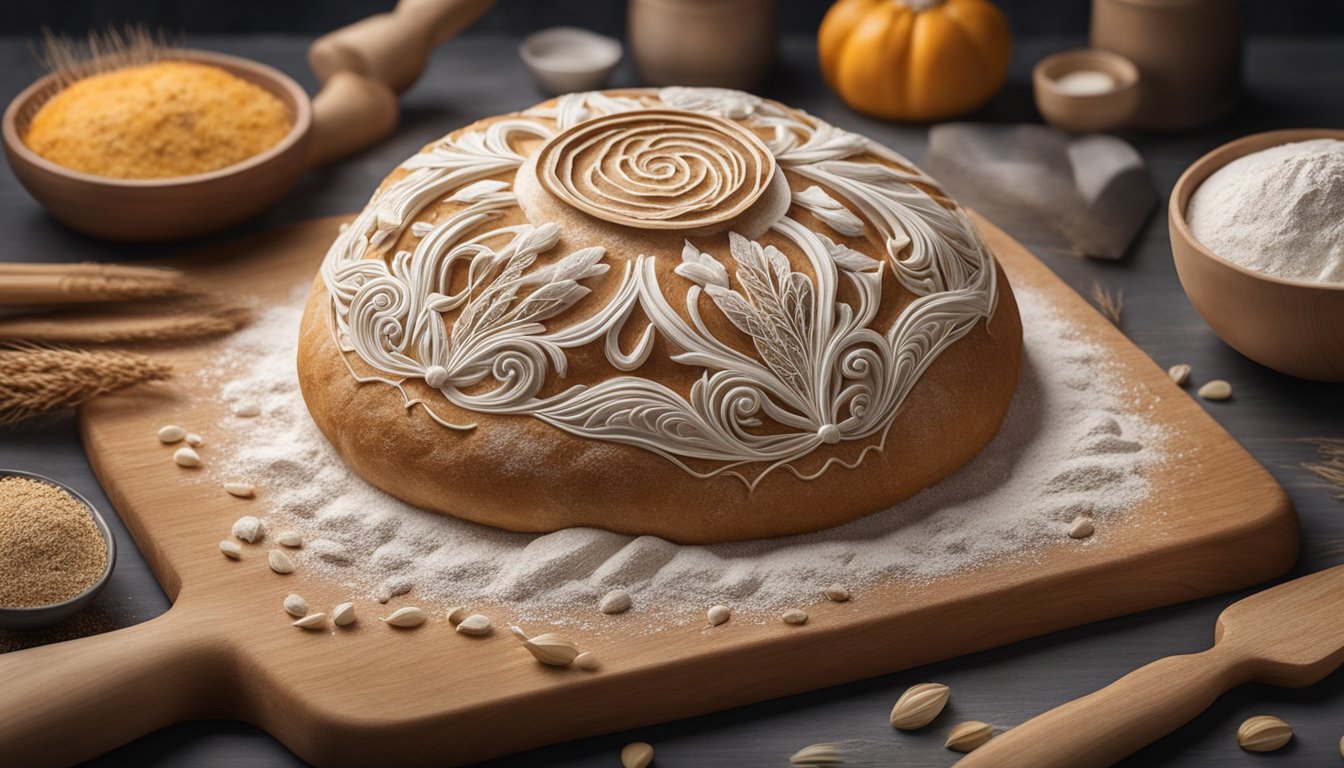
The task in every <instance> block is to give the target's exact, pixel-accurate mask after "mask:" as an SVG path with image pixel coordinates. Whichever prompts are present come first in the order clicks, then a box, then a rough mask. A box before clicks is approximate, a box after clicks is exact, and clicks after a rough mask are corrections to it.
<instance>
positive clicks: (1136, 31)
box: [1092, 0, 1242, 131]
mask: <svg viewBox="0 0 1344 768" xmlns="http://www.w3.org/2000/svg"><path fill="white" fill-rule="evenodd" d="M1092 47H1094V48H1100V49H1102V50H1105V51H1111V52H1112V53H1118V54H1120V55H1121V56H1124V57H1125V58H1127V59H1129V60H1130V61H1132V62H1134V64H1135V65H1137V66H1138V68H1139V72H1140V95H1139V106H1138V108H1137V110H1136V112H1135V114H1134V117H1133V118H1132V119H1131V120H1130V125H1132V126H1133V127H1135V128H1141V129H1146V130H1154V131H1179V130H1185V129H1189V128H1196V127H1198V126H1201V125H1206V124H1208V123H1211V122H1213V121H1214V120H1217V119H1218V118H1220V117H1222V116H1223V115H1226V114H1227V113H1228V112H1230V111H1231V110H1232V108H1233V107H1234V106H1236V103H1237V101H1238V99H1239V98H1240V96H1241V49H1242V17H1241V4H1240V2H1239V0H1092Z"/></svg>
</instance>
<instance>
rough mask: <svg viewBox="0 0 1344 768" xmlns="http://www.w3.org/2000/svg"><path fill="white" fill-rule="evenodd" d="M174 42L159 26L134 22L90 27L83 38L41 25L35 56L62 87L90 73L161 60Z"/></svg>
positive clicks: (88, 75) (94, 73)
mask: <svg viewBox="0 0 1344 768" xmlns="http://www.w3.org/2000/svg"><path fill="white" fill-rule="evenodd" d="M175 44H176V43H175V41H170V40H169V39H168V35H167V34H166V33H165V32H163V31H162V30H159V31H151V30H150V29H149V28H148V27H145V26H143V25H136V24H127V25H125V26H123V27H120V28H118V27H115V26H110V27H108V28H107V29H104V30H93V31H90V32H89V35H88V38H87V39H86V40H84V41H77V40H74V39H73V38H71V37H70V36H68V35H65V34H61V35H57V34H55V33H53V32H52V31H51V30H50V29H47V28H43V30H42V50H41V52H40V53H39V54H38V58H39V59H40V60H41V62H42V64H43V66H45V67H46V69H47V70H48V71H50V72H52V73H53V74H55V75H56V77H57V80H58V82H59V84H60V87H61V88H65V87H66V86H69V85H70V84H71V83H73V82H75V81H76V80H81V79H83V78H86V77H90V76H92V75H99V74H103V73H105V72H111V71H113V70H116V69H122V68H124V67H134V66H140V65H143V64H152V63H154V62H156V61H159V60H161V59H162V58H163V57H164V53H165V52H166V51H168V50H170V49H171V48H173V47H174V45H175Z"/></svg>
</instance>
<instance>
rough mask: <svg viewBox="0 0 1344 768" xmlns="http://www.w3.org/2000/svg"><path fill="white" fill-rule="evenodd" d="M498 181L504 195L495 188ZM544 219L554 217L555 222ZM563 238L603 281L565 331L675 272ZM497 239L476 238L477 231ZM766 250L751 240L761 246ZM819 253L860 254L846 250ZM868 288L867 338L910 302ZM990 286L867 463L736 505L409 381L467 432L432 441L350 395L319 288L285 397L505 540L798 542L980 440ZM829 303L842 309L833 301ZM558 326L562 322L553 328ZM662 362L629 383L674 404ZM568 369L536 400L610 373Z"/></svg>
mask: <svg viewBox="0 0 1344 768" xmlns="http://www.w3.org/2000/svg"><path fill="white" fill-rule="evenodd" d="M483 122H488V121H483ZM478 125H479V124H478ZM471 127H472V126H468V128H471ZM464 130H466V129H464ZM403 174H404V172H398V174H394V176H393V177H390V178H391V179H395V178H397V177H398V175H403ZM499 178H501V179H504V180H508V179H511V175H510V174H504V175H501V176H500V177H499ZM790 184H791V186H794V187H795V189H796V188H797V187H799V186H800V184H795V183H794V180H792V179H790ZM437 205H438V210H437V211H435V210H433V209H435V205H431V206H429V208H430V209H431V210H429V211H427V213H425V214H422V215H421V216H419V217H417V218H418V220H419V219H428V220H431V221H432V220H435V216H437V215H446V214H445V213H444V212H445V211H451V210H452V206H451V205H449V204H446V203H440V204H437ZM556 211H557V212H556V215H558V216H565V215H566V214H565V212H564V211H562V210H560V209H556ZM790 215H791V216H794V218H796V219H797V220H799V221H800V222H801V223H803V224H804V225H807V226H809V227H813V228H817V229H820V228H822V227H824V225H823V224H821V223H820V222H819V221H817V220H815V219H813V218H812V217H811V215H810V214H808V213H807V212H806V211H801V210H794V211H791V213H790ZM515 218H516V221H518V222H523V221H526V220H525V219H524V218H523V216H522V214H521V212H518V213H516V215H510V216H508V217H505V219H504V223H511V222H512V221H513V220H515ZM534 223H536V222H534ZM563 224H564V226H563V227H562V231H563V232H564V233H565V234H564V237H563V238H562V240H561V241H560V243H559V244H558V245H557V247H556V248H555V249H554V250H553V253H554V254H557V255H559V254H565V253H569V252H571V251H572V250H574V249H575V248H578V247H582V246H585V245H593V244H595V243H594V241H598V242H597V244H601V245H604V246H606V247H607V258H609V259H610V260H611V263H612V264H613V265H614V266H613V269H612V270H611V273H608V274H607V275H605V276H603V277H599V278H597V279H595V280H592V281H590V282H589V283H585V284H586V285H589V286H590V287H591V288H592V289H593V293H592V294H591V295H590V297H588V298H585V299H584V303H581V304H579V305H576V307H575V308H574V309H572V310H570V311H569V314H571V315H580V316H581V315H584V314H586V312H585V311H584V310H583V309H582V307H584V306H600V305H601V304H602V302H604V301H605V299H606V298H607V297H609V296H610V295H611V293H612V292H613V291H614V289H615V284H616V282H617V281H616V280H615V279H612V276H613V274H614V273H619V271H620V269H621V264H622V262H623V261H624V260H626V259H631V260H632V259H634V258H635V257H636V256H638V255H639V254H640V253H658V254H667V257H668V259H669V260H675V261H679V260H680V246H681V243H682V241H683V237H682V235H681V234H679V233H676V232H671V233H647V232H641V233H638V236H634V234H633V233H630V232H629V231H628V230H622V229H620V228H613V227H611V226H603V225H600V223H594V221H593V220H585V219H583V218H582V217H581V216H578V215H576V216H574V217H572V218H570V219H569V220H567V221H565V222H563ZM499 225H500V223H499V222H492V223H491V225H490V226H492V227H493V226H499ZM772 235H773V233H767V234H766V235H764V236H762V237H761V238H759V239H760V240H761V241H762V242H766V243H768V242H770V241H771V238H772ZM716 237H717V239H716ZM835 239H836V240H837V242H841V241H843V242H846V243H848V244H851V245H852V246H853V247H855V248H867V249H868V250H869V252H871V250H872V245H871V244H868V243H865V241H863V240H862V239H861V238H860V239H853V238H841V237H838V236H837V237H836V238H835ZM406 240H407V237H406V236H403V237H402V238H401V240H399V241H398V243H397V246H399V247H405V245H406V243H404V242H402V241H406ZM602 241H605V242H602ZM696 245H697V246H698V247H700V248H702V249H703V250H706V251H709V252H713V253H722V252H726V251H727V235H726V234H722V235H718V236H714V237H711V236H705V237H702V238H698V239H697V242H696ZM388 250H389V251H391V250H393V249H388ZM659 258H660V262H659V274H660V285H664V286H665V287H666V294H667V295H668V297H669V301H670V303H671V304H672V306H674V307H677V308H678V311H680V308H681V306H682V304H683V303H684V297H685V295H686V288H685V285H684V282H685V281H682V280H681V279H680V278H676V277H674V276H672V274H671V266H670V265H667V266H665V265H663V263H662V261H661V259H662V256H659ZM790 258H791V261H794V262H795V263H794V265H793V266H794V269H800V270H801V269H802V267H801V266H799V264H798V262H797V260H795V259H793V255H792V254H790ZM538 263H541V262H540V261H539V262H538ZM882 272H883V286H882V290H883V296H884V297H887V298H884V300H883V303H882V312H881V313H880V314H879V315H878V318H877V320H876V321H875V323H874V325H881V324H883V322H884V319H885V322H886V323H889V322H890V320H891V318H892V317H894V316H895V314H896V313H898V312H899V311H900V309H901V308H903V307H904V306H905V305H906V304H907V303H908V302H909V301H910V299H911V295H910V294H909V293H908V292H907V291H905V290H904V289H903V288H902V287H901V286H900V284H899V283H898V282H897V281H896V280H895V278H894V277H893V276H892V275H891V274H890V271H889V270H887V269H885V268H884V269H883V270H882ZM997 280H998V291H999V297H998V304H997V307H996V310H995V312H994V314H993V316H992V318H991V319H990V320H989V322H988V323H986V322H984V321H981V322H978V323H977V324H976V325H975V327H974V328H973V329H972V330H971V331H970V332H968V333H967V334H966V335H965V336H964V337H963V338H961V339H960V340H958V341H956V342H955V343H953V344H952V345H951V346H950V347H948V348H947V349H946V350H944V351H943V352H942V353H941V355H940V356H939V357H938V358H937V359H936V360H935V361H934V363H933V364H932V365H931V366H930V368H929V369H928V370H927V371H926V372H925V373H924V374H923V376H922V377H921V378H920V379H919V380H918V382H917V383H916V384H915V386H914V388H913V389H912V390H911V391H910V393H909V395H908V396H907V399H906V400H905V402H904V403H903V405H902V406H901V407H900V410H899V411H898V412H897V415H896V417H895V419H894V421H893V422H892V424H891V425H890V427H889V429H888V431H887V433H886V435H885V443H884V445H883V447H882V449H881V450H871V451H868V452H867V453H866V455H864V458H863V460H862V462H861V463H860V464H859V465H858V467H856V468H853V469H849V468H846V467H843V466H838V465H835V466H831V467H830V468H829V469H827V470H826V471H824V472H822V473H821V474H820V475H819V476H817V477H815V478H813V479H810V480H804V479H801V478H800V477H799V476H798V475H797V474H796V473H794V472H791V471H789V470H788V469H787V468H781V469H776V470H774V471H772V472H770V473H768V474H767V475H765V476H764V477H763V478H762V479H761V480H760V482H759V483H758V484H757V485H756V486H755V487H754V489H750V490H749V489H748V486H747V485H746V484H745V483H744V482H743V481H742V480H740V479H739V478H737V477H734V476H730V475H727V474H719V475H717V476H714V477H698V476H696V475H694V474H691V473H689V472H687V471H686V470H685V469H683V468H682V467H680V466H678V465H677V464H674V463H673V462H671V461H669V460H668V459H666V458H664V457H662V456H660V455H657V454H655V453H653V452H650V451H648V450H644V449H642V448H637V447H632V446H627V445H622V444H619V443H616V442H609V441H599V440H594V439H588V438H583V437H577V436H574V435H571V434H569V433H567V432H565V431H562V430H561V429H559V428H557V427H554V426H551V425H549V424H547V423H545V422H543V421H541V420H539V419H537V418H534V417H531V416H527V415H493V414H488V413H479V412H470V411H466V410H463V409H459V408H456V407H454V406H452V405H451V404H449V403H447V402H446V401H444V400H443V398H442V397H441V396H439V395H438V393H437V392H435V391H434V390H432V389H430V388H429V387H427V386H425V385H424V383H423V381H411V382H408V383H407V384H406V385H405V387H406V389H407V393H408V394H409V395H411V396H412V397H423V398H425V400H426V402H430V403H432V404H433V408H434V412H435V413H436V414H437V415H438V416H440V417H441V418H443V419H446V420H448V421H451V422H454V423H468V424H475V425H476V427H475V428H474V429H472V430H469V431H458V430H453V429H448V428H446V427H444V426H443V425H442V424H440V423H438V422H437V421H435V420H434V419H433V418H431V417H430V416H429V414H428V413H426V411H425V409H424V408H423V407H422V406H419V405H416V406H411V407H406V405H405V401H404V398H403V396H402V394H401V392H399V391H398V390H397V389H396V388H394V387H391V386H388V385H386V384H383V383H378V382H373V383H360V382H359V381H357V380H356V379H355V378H354V377H353V376H352V375H351V369H352V368H353V369H354V370H356V371H358V372H359V373H361V374H365V375H373V374H375V373H376V372H375V371H373V370H372V369H370V368H368V367H367V366H364V365H363V363H362V361H361V360H359V359H358V357H357V356H355V355H353V354H347V355H345V356H344V359H343V357H342V354H341V353H340V351H339V350H338V348H337V346H336V343H335V340H334V339H333V336H332V331H331V326H330V322H331V320H330V296H329V295H328V292H327V289H326V287H325V285H324V284H323V281H322V280H321V279H320V278H319V279H318V280H317V281H316V282H315V284H314V287H313V291H312V294H311V295H310V297H309V301H308V305H307V307H306V310H305V313H304V317H303V322H302V328H301V337H300V345H299V359H298V369H299V382H300V385H301V387H302V391H303V395H304V399H305V401H306V402H307V404H308V407H309V410H310V411H311V413H312V415H313V418H314V420H315V422H316V423H317V425H318V427H319V428H320V429H321V430H322V432H323V433H324V434H325V435H326V436H327V438H328V439H329V440H331V442H332V443H333V445H334V446H335V447H336V449H337V451H338V452H339V453H340V454H341V456H343V457H344V458H345V461H346V463H347V464H348V465H349V466H350V467H351V468H352V469H353V470H354V471H355V472H357V473H358V474H359V475H361V476H362V477H364V478H366V479H367V480H368V481H369V482H371V483H373V484H374V485H376V486H378V487H380V488H382V489H383V490H385V491H387V492H388V493H391V494H392V495H394V496H397V497H399V498H401V499H404V500H405V501H407V502H410V503H412V504H414V505H416V506H419V507H423V508H425V509H430V510H434V511H437V512H442V513H446V514H451V515H455V516H457V517H461V518H465V519H468V520H473V521H477V522H481V523H485V524H488V525H494V526H498V527H502V528H507V529H511V530H518V531H554V530H558V529H561V528H566V527H573V526H591V527H597V528H604V529H607V530H611V531H616V532H620V533H629V534H652V535H657V536H661V537H663V538H666V539H669V540H672V541H677V542H719V541H730V540H739V539H745V538H760V537H767V536H779V535H786V534H794V533H802V532H807V531H814V530H818V529H821V528H826V527H830V526H834V525H838V524H840V523H843V522H846V521H849V520H853V519H855V518H857V517H860V516H862V515H865V514H868V513H871V512H874V511H876V510H879V509H883V508H886V507H888V506H890V505H892V504H895V503H897V502H899V501H901V500H903V499H906V498H908V497H910V496H911V495H913V494H915V493H917V492H918V491H920V490H922V489H924V488H926V487H928V486H929V485H932V484H934V483H936V482H938V481H939V480H941V479H942V478H944V477H946V476H947V475H948V474H950V473H952V472H953V471H955V470H956V469H957V468H959V467H960V466H962V465H963V464H965V463H966V462H967V461H969V460H970V459H971V458H973V457H974V456H975V455H976V454H977V453H978V452H979V451H980V450H981V449H982V448H983V447H984V446H985V445H986V444H987V443H988V442H989V441H990V439H992V438H993V436H994V434H995V433H996V431H997V430H998V427H999V425H1000V423H1001V421H1002V419H1003V417H1004V414H1005V413H1006V411H1007V409H1008V405H1009V403H1010V401H1011V399H1012V396H1013V392H1014V390H1015V388H1016V385H1017V378H1018V368H1019V364H1020V357H1021V337H1022V333H1021V325H1020V320H1019V318H1018V313H1017V307H1016V303H1015V302H1014V299H1013V294H1012V291H1011V289H1010V288H1009V285H1008V282H1007V280H1006V278H1005V277H1004V275H1003V271H1002V270H1001V269H1000V270H998V273H997ZM840 298H841V299H842V300H844V299H845V298H846V293H845V291H844V290H842V291H841V293H840ZM589 302H591V303H589ZM700 302H701V304H700V311H701V312H702V314H703V315H704V317H705V320H706V322H707V323H708V324H709V326H710V328H711V330H713V331H714V333H715V334H720V333H721V334H722V336H723V337H724V338H725V339H727V338H730V337H733V335H734V334H735V333H736V331H735V329H734V328H733V327H732V326H731V325H730V324H729V323H728V322H727V321H726V320H725V319H723V318H722V316H721V315H719V314H718V313H717V312H716V311H715V310H714V308H713V305H712V304H710V303H708V301H707V300H706V299H705V298H704V297H703V296H702V297H701V299H700ZM682 314H683V316H685V313H684V312H682ZM640 319H641V320H642V318H640ZM558 320H562V321H567V322H572V319H571V318H569V316H568V315H566V316H564V317H562V318H558ZM557 325H558V326H563V325H564V322H557ZM631 326H632V327H627V328H626V329H625V330H626V332H627V333H625V334H623V336H622V341H623V346H626V348H627V349H628V345H629V344H632V343H633V338H634V335H635V332H636V331H637V330H638V329H641V328H642V327H643V323H642V322H637V323H635V322H632V323H631ZM549 327H550V322H549V321H548V328H549ZM737 342H740V348H742V349H743V350H750V348H751V347H750V343H749V341H748V340H746V339H745V337H743V338H740V339H738V340H737ZM737 342H735V345H736V344H737ZM672 352H673V350H671V349H669V348H668V346H667V343H666V342H665V341H664V340H662V339H661V338H659V339H658V340H657V341H656V342H655V346H654V351H653V354H652V355H651V357H650V359H649V361H648V362H647V363H646V364H645V365H644V366H642V367H640V368H639V369H637V370H636V371H635V372H634V373H635V375H638V376H642V377H647V378H650V379H654V380H657V381H660V382H662V383H664V384H667V385H668V386H671V387H672V388H674V389H676V390H678V391H682V392H684V391H686V390H688V389H689V387H690V384H691V382H693V381H694V380H695V379H696V378H698V377H699V376H700V373H701V370H700V369H698V368H694V367H692V366H687V365H682V364H679V363H675V362H673V361H671V360H670V359H669V355H670V354H671V353H672ZM569 363H570V373H569V375H568V376H566V377H565V378H564V379H563V380H556V381H551V380H549V379H548V381H547V388H546V390H545V391H544V393H543V394H551V393H554V392H558V391H560V390H562V389H564V388H566V387H569V386H573V385H575V384H593V383H596V382H598V381H601V380H603V379H605V378H608V377H610V376H612V375H615V374H616V373H617V372H616V371H615V370H614V369H612V368H611V366H610V365H609V364H608V363H607V362H606V360H605V358H604V356H603V352H602V349H601V345H600V343H594V344H590V345H588V346H586V347H582V348H578V349H574V350H571V351H570V353H569ZM882 441H883V435H882V434H877V435H875V436H872V437H870V438H867V439H864V440H856V441H850V442H840V443H837V444H833V445H822V446H820V447H819V448H817V449H816V450H814V451H813V452H812V453H811V454H809V455H808V456H806V457H805V458H804V459H803V460H801V461H798V462H795V466H796V467H797V468H798V469H799V470H800V471H802V472H805V473H806V472H814V471H816V470H817V469H818V468H820V467H822V466H823V462H825V461H826V460H827V459H830V458H840V459H842V460H844V461H845V462H847V463H853V462H854V461H855V460H856V459H857V458H859V457H860V455H861V454H862V453H863V451H864V449H865V448H867V447H869V446H873V445H876V444H878V443H882ZM695 466H696V467H697V469H699V468H701V467H700V465H695ZM711 468H713V465H705V466H704V467H703V469H706V470H707V469H711ZM752 474H754V473H752Z"/></svg>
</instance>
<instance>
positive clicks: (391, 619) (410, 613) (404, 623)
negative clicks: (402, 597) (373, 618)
mask: <svg viewBox="0 0 1344 768" xmlns="http://www.w3.org/2000/svg"><path fill="white" fill-rule="evenodd" d="M379 621H382V622H385V623H387V624H390V625H392V626H394V627H402V628H405V629H409V628H411V627H418V626H420V625H421V624H424V623H425V612H424V611H422V610H420V609H419V608H416V607H415V606H413V605H408V606H406V607H405V608H398V609H397V610H395V611H393V612H392V615H391V616H388V617H387V618H384V619H379Z"/></svg>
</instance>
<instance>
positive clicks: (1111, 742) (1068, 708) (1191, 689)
mask: <svg viewBox="0 0 1344 768" xmlns="http://www.w3.org/2000/svg"><path fill="white" fill-rule="evenodd" d="M1341 663H1344V566H1335V567H1334V568H1330V569H1328V570H1324V571H1319V572H1317V573H1313V574H1311V575H1310V576H1303V577H1302V578H1300V579H1296V580H1294V581H1290V582H1287V583H1285V584H1280V585H1279V586H1277V587H1274V588H1272V589H1268V590H1265V591H1264V592H1260V593H1259V594H1255V595H1251V596H1250V597H1248V598H1246V599H1244V600H1241V601H1240V602H1237V603H1233V604H1232V605H1231V606H1229V607H1228V608H1227V609H1226V610H1225V611H1223V613H1222V614H1221V615H1220V616H1219V617H1218V624H1217V628H1216V629H1215V631H1214V645H1213V647H1212V648H1210V649H1209V650H1207V651H1204V652H1203V653H1194V654H1190V655H1186V656H1171V657H1169V658H1165V659H1160V660H1158V661H1155V662H1153V663H1152V664H1149V665H1148V666H1146V667H1143V668H1142V669H1139V670H1137V671H1135V672H1131V673H1129V674H1128V675H1126V676H1124V677H1122V678H1120V679H1119V680H1117V681H1115V682H1114V683H1111V684H1110V685H1108V686H1107V687H1105V688H1103V689H1101V690H1100V691H1097V692H1096V693H1093V694H1090V695H1088V696H1084V697H1083V698H1081V699H1077V700H1075V701H1071V702H1069V703H1068V704H1065V705H1063V706H1061V707H1057V708H1055V709H1052V710H1050V711H1049V712H1046V713H1045V714H1043V715H1038V716H1037V717H1035V718H1032V719H1031V720H1028V721H1027V722H1026V723H1023V724H1022V725H1019V726H1018V727H1016V728H1013V729H1011V730H1009V731H1007V732H1005V733H1003V734H1001V735H999V736H997V737H995V738H994V739H991V740H990V741H989V743H987V744H985V745H984V746H983V747H980V748H979V749H977V750H975V751H974V752H972V753H970V754H969V755H967V756H966V757H965V758H962V760H961V761H960V762H958V763H957V768H1103V767H1104V766H1110V765H1114V764H1115V763H1117V762H1119V761H1120V760H1121V759H1123V758H1124V757H1125V756H1127V755H1130V754H1132V753H1134V752H1136V751H1138V750H1139V749H1140V748H1142V747H1144V746H1147V745H1148V744H1151V743H1152V742H1154V741H1157V740H1158V739H1159V738H1161V737H1163V736H1165V735H1167V734H1168V733H1171V732H1172V731H1174V730H1176V729H1177V728H1179V727H1180V726H1182V725H1184V724H1185V723H1187V722H1189V721H1190V720H1192V719H1194V717H1195V716H1196V715H1198V714H1199V713H1201V712H1203V711H1204V710H1205V709H1207V708H1208V707H1209V705H1210V704H1212V703H1213V702H1214V700H1215V699H1217V698H1218V697H1219V696H1221V695H1222V694H1223V693H1224V692H1225V691H1227V690H1229V689H1231V688H1235V687H1236V686H1238V685H1241V684H1243V683H1249V682H1260V683H1268V684H1270V685H1278V686H1284V687H1289V688H1301V687H1305V686H1308V685H1313V684H1315V683H1317V682H1320V681H1321V680H1322V679H1323V678H1325V676H1326V675H1328V674H1330V673H1331V672H1333V671H1334V670H1335V669H1336V668H1338V667H1339V665H1340V664H1341Z"/></svg>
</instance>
